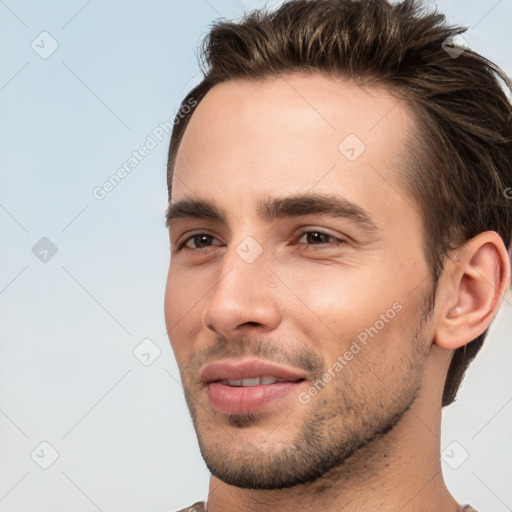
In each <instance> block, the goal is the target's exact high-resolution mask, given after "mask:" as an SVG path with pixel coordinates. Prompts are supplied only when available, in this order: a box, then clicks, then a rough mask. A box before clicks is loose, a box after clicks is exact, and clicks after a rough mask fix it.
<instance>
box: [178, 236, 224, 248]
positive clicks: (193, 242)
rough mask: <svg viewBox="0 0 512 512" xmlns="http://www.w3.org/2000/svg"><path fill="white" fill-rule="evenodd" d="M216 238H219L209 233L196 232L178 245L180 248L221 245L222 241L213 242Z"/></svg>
mask: <svg viewBox="0 0 512 512" xmlns="http://www.w3.org/2000/svg"><path fill="white" fill-rule="evenodd" d="M214 240H217V239H216V238H215V237H214V236H213V235H209V234H208V233H196V234H194V235H191V236H189V237H188V238H186V239H185V240H183V242H181V243H180V244H179V245H178V250H181V249H183V248H185V249H192V250H193V249H203V248H205V247H210V246H211V245H220V243H217V244H212V242H213V241H214Z"/></svg>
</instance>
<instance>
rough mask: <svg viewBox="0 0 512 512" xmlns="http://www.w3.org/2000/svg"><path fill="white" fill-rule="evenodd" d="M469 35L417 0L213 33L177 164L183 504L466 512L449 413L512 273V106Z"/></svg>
mask: <svg viewBox="0 0 512 512" xmlns="http://www.w3.org/2000/svg"><path fill="white" fill-rule="evenodd" d="M462 31H463V30H462V29H459V28H455V27H450V26H448V25H447V24H446V22H445V20H444V17H443V16H441V15H439V14H436V13H431V14H428V13H425V12H423V11H422V10H421V9H420V8H419V6H418V5H417V4H416V3H414V2H412V1H408V0H406V1H405V2H403V3H400V4H395V5H390V4H388V3H387V2H386V1H384V0H362V1H358V2H351V1H349V0H292V1H290V2H287V3H285V4H283V5H282V6H281V7H280V8H279V9H278V10H277V11H276V12H275V13H265V12H256V13H253V14H251V15H249V16H248V17H246V18H245V19H243V20H242V21H241V22H239V23H229V22H221V23H219V24H217V25H216V26H215V27H214V28H213V29H212V30H211V32H210V34H209V36H208V39H207V42H206V46H205V62H206V65H207V67H206V70H205V77H204V80H203V81H202V82H201V83H200V84H199V85H198V86H197V87H196V88H195V89H194V90H192V91H191V92H190V93H189V94H188V95H187V97H186V98H185V100H184V101H183V103H182V106H181V109H180V112H179V113H178V115H177V117H176V125H175V129H174V132H173V134H172V139H171V145H170V150H169V165H168V187H169V208H168V212H167V224H168V226H169V232H170V240H171V264H170V269H169V276H168V283H167V291H166V304H165V314H166V322H167V327H168V331H169V336H170V340H171V343H172V347H173V350H174V353H175V355H176V359H177V362H178V365H179V368H180V372H181V378H182V382H183V387H184V390H185V397H186V400H187V404H188V406H189V409H190V413H191V415H192V419H193V422H194V426H195V429H196V433H197V436H198V441H199V445H200V449H201V453H202V455H203V458H204V460H205V462H206V464H207V466H208V468H209V470H210V471H211V473H212V477H211V482H210V489H209V495H208V500H207V504H205V503H196V504H195V505H193V506H192V507H190V508H189V509H186V510H191V511H192V510H194V511H203V510H206V507H207V510H208V512H234V511H256V510H257V511H276V510H279V511H281V512H283V511H303V510H304V511H305V510H322V511H327V512H331V511H341V510H343V511H344V512H355V511H358V512H360V511H365V512H371V511H377V510H378V511H379V512H396V511H398V510H402V511H414V512H427V511H428V512H433V511H436V512H438V511H443V512H444V511H453V512H455V511H459V510H473V509H472V508H471V507H470V506H465V507H463V506H462V505H459V504H458V503H457V502H456V500H455V499H454V498H453V497H452V496H451V495H450V493H449V491H448V490H447V488H446V486H445V483H444V481H443V477H442V473H441V465H440V457H439V435H440V419H441V408H442V406H446V405H448V404H450V403H451V402H453V400H454V399H455V396H456V392H457V389H458V387H459V384H460V382H461V379H462V377H463V374H464V371H465V369H466V367H467V365H468V364H469V362H470V361H471V360H472V359H473V357H474V356H475V354H476V353H477V352H478V350H479V348H480V347H481V345H482V342H483V340H484V337H485V334H486V332H487V329H488V327H489V325H490V323H491V321H492V319H493V317H494V316H495V314H496V311H497V309H498V307H499V305H500V302H501V299H502V296H503V294H504V293H505V291H506V290H507V288H508V284H509V280H510V264H509V255H508V252H507V249H508V247H509V245H510V235H511V232H512V205H511V202H510V201H508V200H507V197H506V196H507V194H506V192H505V191H506V190H507V189H509V187H511V186H512V168H511V162H512V132H511V122H510V121H511V113H512V108H511V105H510V103H509V101H508V100H507V97H506V95H505V93H504V92H503V90H502V88H501V86H500V82H499V80H498V77H497V74H499V73H500V72H499V70H498V69H497V68H495V67H494V66H493V65H492V64H491V63H490V62H489V61H487V60H486V59H484V58H483V57H481V56H479V55H477V54H475V53H474V52H472V51H470V50H468V49H465V48H463V47H459V46H457V45H456V44H455V43H454V41H456V39H453V36H454V35H456V34H459V33H461V32H462ZM501 78H503V79H504V80H506V77H504V76H503V75H501Z"/></svg>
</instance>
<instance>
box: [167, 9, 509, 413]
mask: <svg viewBox="0 0 512 512" xmlns="http://www.w3.org/2000/svg"><path fill="white" fill-rule="evenodd" d="M465 30H466V29H465V28H463V27H456V26H450V25H448V24H447V23H446V20H445V17H444V16H443V15H441V14H439V13H437V12H430V13H429V12H425V11H424V10H423V9H421V7H420V6H419V5H418V3H417V2H416V1H415V0H405V1H403V2H401V3H399V4H395V5H391V4H389V3H388V2H387V1H386V0H360V1H351V0H289V1H287V2H285V3H284V4H283V5H282V6H281V7H280V8H279V9H277V10H276V11H275V12H266V11H264V10H259V11H253V12H251V13H250V14H248V15H246V16H245V17H244V18H243V19H242V20H241V21H240V22H227V21H221V22H218V23H216V24H214V26H213V28H212V29H211V31H210V33H209V34H208V35H207V37H206V38H205V41H204V46H203V54H202V55H203V80H202V82H201V83H200V84H199V85H198V86H197V87H195V88H194V89H193V90H192V91H191V92H190V93H189V94H188V95H187V96H186V97H185V99H184V100H183V102H182V104H181V107H180V110H179V111H178V114H177V116H176V121H177V122H176V123H175V126H174V129H173V133H172V137H171V143H170V147H169V160H168V171H167V172H168V179H167V182H168V192H169V201H170V200H171V185H172V177H173V170H174V164H175V160H176V154H177V151H178V148H179V145H180V142H181V140H182V137H183V134H184V132H185V129H186V127H187V125H188V121H189V120H190V117H191V116H192V114H193V112H194V111H195V107H196V106H197V104H199V103H200V101H201V100H202V99H203V98H204V96H205V95H206V94H207V92H208V91H209V90H210V89H211V88H212V87H213V86H214V85H216V84H219V83H221V82H224V81H227V80H231V79H234V78H249V79H251V78H254V79H257V78H264V77H267V76H275V75H278V74H282V73H293V72H320V73H324V74H327V75H330V76H340V77H345V78H348V79H351V80H354V81H356V82H358V83H361V82H362V83H365V84H370V85H371V84H376V85H384V86H387V87H388V88H389V89H390V90H391V91H393V92H394V93H395V94H396V95H397V96H398V97H400V98H403V99H405V100H407V101H408V102H409V104H410V105H411V106H412V108H413V110H414V111H415V112H416V114H417V115H416V120H417V126H418V128H419V130H418V134H420V135H417V136H416V140H415V141H414V142H413V143H412V146H414V147H411V148H410V149H411V151H410V154H411V156H410V158H411V160H410V162H412V163H413V165H410V166H409V168H408V169H407V168H406V166H404V170H403V173H404V177H405V179H404V182H405V184H406V186H407V187H408V189H409V191H410V193H411V194H412V195H413V197H414V198H415V200H416V202H417V204H418V206H419V209H420V211H421V213H422V217H423V223H424V233H425V235H424V240H425V254H426V258H427V261H428V262H429V265H430V268H431V271H432V278H433V285H434V292H435V289H436V286H437V282H438V279H439V276H440V274H441V272H442V269H443V264H444V261H445V258H446V257H447V255H449V253H450V251H452V250H453V249H455V248H457V247H459V246H460V245H461V244H463V243H464V241H466V240H469V239H470V238H472V237H474V236H476V235H477V234H478V233H481V232H483V231H496V232H497V233H498V234H499V235H500V236H501V238H502V239H503V241H504V243H505V246H506V247H507V249H508V248H509V246H510V240H511V234H512V201H510V200H508V199H507V197H506V196H507V195H508V194H507V193H506V191H507V190H508V191H512V107H511V104H510V101H509V100H508V98H507V95H506V94H505V92H504V89H503V88H502V86H504V85H506V87H507V88H508V89H510V87H511V84H510V81H509V79H508V78H507V76H506V75H505V74H504V73H503V72H502V71H501V70H500V69H499V68H498V67H497V66H496V65H495V64H493V63H492V62H490V61H489V60H488V59H486V58H484V57H482V56H481V55H479V54H477V53H476V52H474V51H472V50H470V49H468V48H463V47H461V48H455V53H454V52H453V51H450V46H447V44H448V45H449V43H450V41H452V40H453V37H454V36H455V35H459V36H460V34H462V33H464V32H465ZM452 50H453V48H452ZM457 50H458V51H457ZM459 53H460V55H459ZM191 105H193V107H191ZM486 334H487V331H486V332H484V333H483V334H482V335H481V336H479V337H478V338H476V339H475V340H473V341H472V342H471V343H469V344H468V345H465V346H464V347H461V348H459V349H457V350H456V351H455V353H454V355H453V358H452V361H451V364H450V368H449V370H448V374H447V378H446V383H445V388H444V392H443V400H442V405H443V406H444V405H448V404H450V403H452V402H453V401H454V400H455V396H456V393H457V390H458V388H459V386H460V383H461V381H462V378H463V376H464V372H465V370H466V368H467V366H468V364H469V363H470V362H471V360H472V359H473V358H474V356H475V355H476V353H477V352H478V351H479V349H480V347H481V346H482V343H483V341H484V338H485V335H486Z"/></svg>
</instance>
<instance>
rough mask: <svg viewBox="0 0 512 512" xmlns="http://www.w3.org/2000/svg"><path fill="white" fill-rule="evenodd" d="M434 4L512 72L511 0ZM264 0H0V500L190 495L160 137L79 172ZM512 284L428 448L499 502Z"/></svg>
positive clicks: (483, 503)
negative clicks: (222, 27)
mask: <svg viewBox="0 0 512 512" xmlns="http://www.w3.org/2000/svg"><path fill="white" fill-rule="evenodd" d="M277 3H280V2H269V4H270V5H273V4H274V5H275V4H277ZM438 4H439V7H440V9H441V10H442V11H443V12H445V13H447V15H448V16H449V19H450V20H451V21H453V22H458V23H462V24H466V25H468V26H470V27H472V28H471V30H470V32H469V34H468V36H467V39H468V41H469V43H470V44H471V46H472V47H474V48H475V49H476V50H478V51H480V52H481V53H483V54H484V55H486V56H488V57H490V58H491V59H493V60H494V61H495V62H497V63H498V64H499V65H501V66H502V67H503V68H504V69H505V71H506V72H507V73H508V74H512V58H511V54H510V48H511V47H512V32H511V31H510V22H511V21H512V0H501V1H498V2H496V1H494V0H493V1H477V0H471V1H469V0H443V1H439V2H438ZM261 5H262V2H259V1H246V2H240V1H235V0H208V1H206V0H191V1H188V2H179V1H177V0H172V1H170V0H168V1H164V0H160V1H133V0H132V1H123V2H121V1H100V0H92V1H89V2H85V1H84V0H79V1H74V0H73V1H53V2H52V1H48V0H46V1H36V0H26V1H24V0H16V1H15V0H5V1H4V0H0V37H1V40H0V52H1V59H0V109H1V110H0V150H1V152H0V154H1V160H0V171H1V186H0V205H1V207H0V229H1V250H0V329H1V342H0V512H29V511H30V512H43V511H52V512H70V511H73V512H79V511H80V512H89V511H91V512H92V511H97V510H100V511H103V512H120V511H123V512H140V511H142V510H145V511H148V512H149V511H154V512H164V511H166V510H174V509H177V508H180V507H182V506H185V505H189V504H191V503H192V502H194V501H196V500H198V499H201V498H204V497H205V496H206V493H207V482H208V472H207V470H206V469H205V467H204V465H203V462H202V459H201V457H200V455H199V451H198V449H197V445H196V440H195V434H194V431H193V428H192V423H191V421H190V419H189V416H188V411H187V409H186V407H185V403H184V400H183V397H182V390H181V387H180V384H179V374H178V371H177V368H176V366H175V363H174V360H173V356H172V352H171V350H170V347H169V342H168V339H167V336H166V334H165V324H164V318H163V294H164V286H165V279H166V271H167V265H168V258H169V246H168V240H167V234H166V230H165V228H164V223H163V214H164V210H165V206H166V184H165V164H166V154H167V146H168V139H169V136H168V135H166V137H165V139H164V140H163V141H162V142H161V143H159V144H158V145H157V147H155V148H154V149H153V150H152V151H151V152H150V153H149V155H148V156H147V157H145V158H144V159H143V160H142V161H141V162H140V163H139V164H138V165H137V167H135V168H134V169H133V170H132V172H131V173H130V174H129V175H128V176H126V178H125V179H124V180H123V181H122V182H121V183H120V184H119V185H118V186H117V187H116V188H115V189H114V190H113V191H111V192H110V193H109V194H108V195H107V196H106V197H105V198H104V199H103V200H97V199H95V198H94V197H93V195H92V191H93V189H94V188H95V187H97V186H101V185H102V183H104V182H105V181H106V180H107V179H108V178H109V177H110V176H111V175H112V174H113V173H114V172H115V171H116V170H117V169H118V168H119V167H120V166H122V165H123V164H124V163H125V162H126V161H127V159H128V158H129V157H130V156H131V154H132V152H133V151H134V150H137V149H138V148H139V147H140V146H142V145H143V144H144V143H145V141H146V140H147V137H148V135H151V133H152V132H153V130H154V129H155V128H157V127H158V126H159V125H160V123H162V122H164V121H166V120H168V119H169V117H170V116H171V115H172V113H173V111H174V110H175V108H176V107H177V106H178V104H179V102H180V100H181V98H182V97H183V96H184V95H185V93H186V92H187V91H188V90H189V89H190V88H191V87H192V86H193V85H195V84H196V83H197V82H198V81H199V72H198V65H197V59H196V49H197V46H198V43H199V42H200V40H201V39H202V37H203V36H204V35H205V33H206V32H207V30H208V26H209V24H210V23H211V22H212V21H213V20H214V19H215V18H218V17H220V16H224V17H228V18H231V17H234V16H239V15H241V14H242V12H243V10H244V8H245V9H251V8H253V7H259V6H261ZM428 5H430V6H432V5H434V3H433V2H429V3H428ZM44 31H46V32H48V33H49V34H51V36H52V37H53V38H54V39H55V40H56V41H57V42H58V49H57V50H56V51H55V52H54V53H53V54H52V55H51V56H50V57H48V58H47V59H43V58H41V57H40V56H39V55H38V54H37V53H36V52H35V51H34V50H33V49H32V47H31V43H32V41H34V40H35V41H36V43H37V42H38V41H40V39H41V38H38V36H39V34H41V33H42V32H44ZM42 37H47V36H42ZM45 41H46V42H45V48H46V49H48V48H49V45H50V40H49V39H46V40H45ZM39 45H40V46H41V43H40V42H39ZM42 237H48V238H49V239H50V240H51V241H52V242H53V243H54V244H55V245H56V246H57V248H58V252H57V254H56V255H55V256H54V257H53V258H51V259H50V260H49V261H48V262H47V263H42V262H40V261H39V260H38V259H37V258H36V257H35V256H34V254H33V253H32V247H33V246H34V245H35V244H36V242H38V240H40V239H41V238H42ZM511 303H512V299H511V297H510V296H509V297H508V298H507V301H506V302H505V303H504V306H503V308H502V310H501V312H500V317H499V318H498V319H497V321H496V322H495V324H494V325H493V331H492V333H491V337H490V338H489V339H488V341H487V343H486V346H485V348H484V350H483V351H482V353H481V354H480V355H479V357H478V359H477V361H476V362H475V364H474V365H473V366H472V367H471V369H470V371H469V372H468V377H467V380H466V382H465V384H464V387H463V389H462V393H461V395H460V399H459V401H458V402H457V404H456V405H453V406H451V407H450V408H448V409H447V410H446V412H445V418H444V424H443V435H442V441H441V445H442V448H445V447H447V446H449V445H450V443H452V442H453V441H456V442H457V443H459V444H460V446H461V447H463V449H464V450H466V451H467V452H468V453H469V458H468V459H467V461H465V462H464V463H463V464H462V465H461V466H460V468H459V469H456V470H454V469H452V468H450V467H449V465H447V464H445V463H443V470H444V474H445V477H446V480H447V482H448V485H449V487H450V489H451V490H452V492H453V493H454V494H455V496H456V497H457V498H458V499H459V500H461V501H465V502H472V503H473V504H474V505H475V506H476V507H477V508H478V509H481V512H490V511H492V512H505V511H509V510H512V490H511V487H510V481H511V469H510V460H512V448H511V443H510V431H511V425H512V403H511V402H512V376H511V375H512V372H511V371H510V370H511V363H510V361H511V360H512V348H511V345H510V343H509V341H510V339H511V333H512V311H511V310H512V306H511ZM145 338H150V339H151V340H152V342H153V343H154V344H155V346H157V347H158V348H159V349H160V351H161V355H160V357H159V358H158V359H156V361H155V362H154V363H153V364H151V365H150V366H148V367H146V366H144V365H143V364H142V363H141V362H140V361H139V360H138V359H136V357H135V356H134V354H133V350H134V348H135V347H136V346H137V345H138V344H139V343H140V342H141V341H142V340H143V339H145ZM43 441H47V442H48V443H50V445H51V446H52V447H53V448H54V449H55V450H56V451H57V452H58V454H59V457H58V459H57V460H56V461H55V463H54V464H53V465H51V466H50V467H49V468H48V469H46V470H45V469H41V467H39V466H38V465H37V464H36V462H35V461H34V460H33V459H32V458H31V453H32V452H33V451H34V450H35V449H36V448H37V449H36V452H35V453H36V455H34V458H35V459H36V460H37V454H39V456H40V460H41V459H42V458H44V457H48V456H49V454H50V452H49V451H48V449H47V450H46V452H45V455H44V457H42V455H41V451H40V450H41V448H38V447H39V445H40V443H41V442H43ZM453 447H454V445H452V446H451V447H450V448H449V450H452V449H453ZM43 448H44V447H43ZM38 450H39V451H38ZM455 450H460V448H458V446H455ZM453 453H455V452H453ZM459 455H460V454H459ZM459 455H457V456H459Z"/></svg>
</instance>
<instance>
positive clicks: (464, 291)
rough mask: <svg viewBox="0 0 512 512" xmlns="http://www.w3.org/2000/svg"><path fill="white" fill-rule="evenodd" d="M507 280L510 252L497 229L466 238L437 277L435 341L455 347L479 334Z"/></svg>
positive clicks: (507, 284)
mask: <svg viewBox="0 0 512 512" xmlns="http://www.w3.org/2000/svg"><path fill="white" fill-rule="evenodd" d="M509 280H510V259H509V255H508V252H507V249H506V247H505V244H504V243H503V240H502V239H501V237H500V236H499V235H498V234H497V233H496V232H494V231H485V232H484V233H480V234H478V235H477V236H475V237H474V238H472V239H471V240H468V241H467V242H466V243H465V244H464V246H463V247H461V248H460V249H459V250H458V251H457V257H456V258H454V259H450V258H448V259H447V260H446V265H445V267H444V270H443V272H442V274H441V277H440V280H439V285H438V294H437V297H438V299H437V300H436V310H437V311H436V320H437V321H436V332H435V337H434V343H435V344H437V345H438V346H440V347H442V348H445V349H457V348H459V347H461V346H463V345H466V344H467V343H469V342H471V341H473V340H474V339H475V338H477V337H478V336H480V335H481V334H482V333H483V332H484V331H485V330H486V329H487V328H488V327H489V324H490V323H491V321H492V319H493V318H494V316H495V315H496V313H497V311H498V308H499V306H500V304H501V300H502V298H503V295H504V293H505V292H506V290H507V289H508V286H509ZM438 307H439V309H438Z"/></svg>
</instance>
